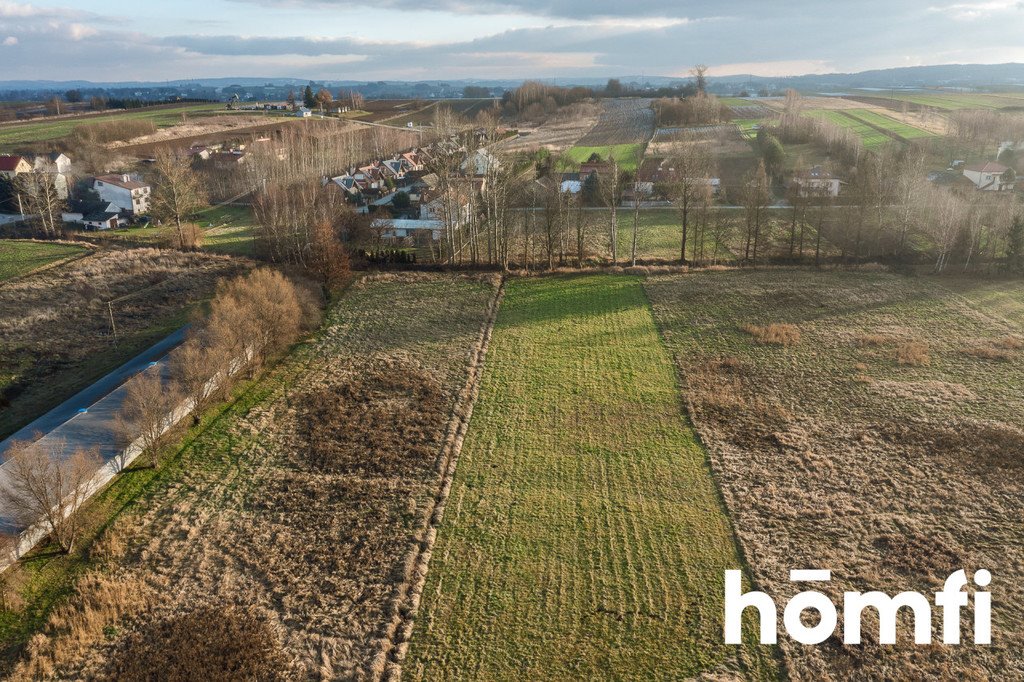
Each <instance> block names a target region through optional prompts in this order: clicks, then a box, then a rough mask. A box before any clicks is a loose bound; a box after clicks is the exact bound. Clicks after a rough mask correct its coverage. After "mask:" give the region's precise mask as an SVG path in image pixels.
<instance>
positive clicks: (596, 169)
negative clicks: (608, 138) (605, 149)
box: [580, 152, 611, 181]
mask: <svg viewBox="0 0 1024 682" xmlns="http://www.w3.org/2000/svg"><path fill="white" fill-rule="evenodd" d="M610 168H611V165H610V164H609V163H607V162H606V161H602V160H601V156H600V155H599V154H597V153H596V152H595V153H594V154H591V155H590V158H589V159H587V160H586V161H584V162H583V163H581V164H580V180H582V181H586V179H587V178H589V177H590V176H591V175H593V174H594V173H597V174H598V175H601V173H605V172H607V171H608V170H609V169H610Z"/></svg>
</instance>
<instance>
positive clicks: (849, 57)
mask: <svg viewBox="0 0 1024 682" xmlns="http://www.w3.org/2000/svg"><path fill="white" fill-rule="evenodd" d="M1021 29H1024V0H973V1H972V0H964V1H959V2H957V1H950V0H934V1H933V2H929V1H924V2H921V1H918V0H847V1H841V2H822V1H821V0H813V1H811V0H789V1H787V2H769V1H768V0H717V2H706V1H705V2H693V1H691V0H678V1H676V2H665V1H657V0H646V1H645V0H632V1H628V0H627V1H624V0H372V2H353V1H351V0H344V1H343V0H160V1H159V2H156V1H146V0H31V1H29V2H22V1H20V0H0V80H22V79H24V80H77V79H81V80H90V81H103V82H107V81H126V80H146V81H160V80H178V79H189V78H215V77H243V76H245V77H260V78H263V77H266V78H284V77H292V78H303V79H317V80H435V79H449V80H455V79H519V78H554V79H557V78H565V79H571V78H573V77H600V78H604V77H616V76H634V75H649V76H651V75H658V76H686V75H688V73H689V71H690V69H691V68H692V66H693V65H694V64H697V63H703V64H707V65H708V66H709V67H710V73H711V75H713V76H714V75H719V76H721V75H731V74H740V73H752V74H755V75H763V76H786V75H800V74H807V73H830V72H855V71H863V70H867V69H877V68H888V67H898V66H918V65H925V64H949V63H1002V62H1011V61H1017V62H1024V41H1021V40H1020V35H1021Z"/></svg>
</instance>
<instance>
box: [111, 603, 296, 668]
mask: <svg viewBox="0 0 1024 682" xmlns="http://www.w3.org/2000/svg"><path fill="white" fill-rule="evenodd" d="M288 667H289V666H288V663H287V659H286V658H285V655H284V652H283V650H282V647H281V641H280V637H279V635H278V633H277V630H276V628H275V627H274V625H273V624H272V623H271V622H270V620H269V618H268V617H266V616H265V615H261V614H259V613H257V612H255V611H253V610H248V609H241V608H237V607H227V608H223V607H219V606H204V607H200V608H198V609H196V610H194V611H192V612H190V613H185V614H182V615H176V616H172V617H169V618H164V619H162V620H158V621H156V622H153V623H150V624H148V625H147V626H146V627H144V628H142V629H141V630H140V631H139V632H136V633H134V634H133V635H131V636H130V637H129V638H128V639H127V641H126V642H125V643H124V645H123V646H122V647H121V648H120V650H119V651H117V653H116V654H115V656H114V658H113V660H112V661H111V671H110V672H111V673H112V674H111V679H117V680H122V681H125V682H131V681H134V680H139V681H140V682H142V681H143V680H146V681H148V680H152V679H154V675H157V676H158V677H159V679H161V680H165V681H166V682H178V681H180V682H187V681H188V680H225V681H227V680H239V681H241V680H246V681H248V680H261V681H264V680H285V679H288Z"/></svg>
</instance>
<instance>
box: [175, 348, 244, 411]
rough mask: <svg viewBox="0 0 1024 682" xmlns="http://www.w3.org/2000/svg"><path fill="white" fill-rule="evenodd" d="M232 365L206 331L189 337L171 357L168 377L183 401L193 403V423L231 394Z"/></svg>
mask: <svg viewBox="0 0 1024 682" xmlns="http://www.w3.org/2000/svg"><path fill="white" fill-rule="evenodd" d="M231 361H232V357H231V355H230V353H229V352H228V349H227V348H226V347H225V344H224V343H223V342H222V341H221V339H218V338H217V337H216V336H214V335H213V334H211V333H210V332H209V330H206V329H203V330H201V331H200V332H198V333H196V332H193V333H192V334H190V336H189V338H188V339H187V340H186V341H185V343H183V344H182V345H181V346H179V347H178V348H177V349H176V350H175V351H174V352H173V353H171V357H170V364H171V376H172V377H173V379H174V383H175V384H176V385H177V386H178V387H179V389H180V391H181V393H182V397H183V398H184V399H186V400H188V401H190V402H191V403H192V419H193V423H195V424H198V423H199V420H200V419H201V418H202V415H203V412H204V411H205V410H206V407H207V405H209V404H210V402H211V401H212V400H213V399H214V398H216V397H218V396H224V395H226V394H227V393H228V392H229V391H230V386H229V384H230V381H231V374H230V367H231Z"/></svg>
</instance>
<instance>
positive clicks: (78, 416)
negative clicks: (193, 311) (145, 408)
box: [0, 326, 188, 459]
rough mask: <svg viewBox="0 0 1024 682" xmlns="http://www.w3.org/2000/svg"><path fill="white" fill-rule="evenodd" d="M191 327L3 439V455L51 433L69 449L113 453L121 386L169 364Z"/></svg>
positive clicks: (169, 337) (153, 347)
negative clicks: (97, 448)
mask: <svg viewBox="0 0 1024 682" xmlns="http://www.w3.org/2000/svg"><path fill="white" fill-rule="evenodd" d="M187 330H188V326H185V327H182V328H181V329H179V330H177V331H176V332H174V333H173V334H171V335H170V336H168V337H166V338H165V339H163V340H162V341H160V342H159V343H157V344H155V345H153V346H151V347H150V348H148V349H146V350H145V351H143V352H142V353H140V354H138V355H136V356H135V357H134V358H132V359H131V360H129V361H128V362H126V363H125V364H123V365H121V366H120V367H118V368H117V369H115V370H114V371H113V372H111V373H110V374H108V375H106V376H105V377H103V378H102V379H100V380H99V381H97V382H96V383H94V384H93V385H91V386H89V387H88V388H86V389H84V390H82V391H80V392H79V393H77V394H75V395H74V396H72V397H71V398H69V399H68V400H65V401H64V402H63V403H61V404H60V405H58V406H57V407H55V408H53V409H52V410H50V411H49V412H47V413H46V414H44V415H43V416H41V417H39V418H38V419H36V420H35V421H34V422H32V423H31V424H29V425H28V426H26V427H25V428H23V429H21V430H19V431H18V432H17V433H15V434H14V435H12V436H11V437H10V438H7V439H6V440H4V441H2V442H0V457H2V456H3V454H4V453H5V452H6V451H7V448H8V447H10V444H11V443H12V442H13V441H16V440H31V441H35V440H38V437H39V436H47V435H53V436H55V437H57V436H59V437H60V438H63V439H64V440H65V441H66V443H67V446H68V450H69V451H70V450H73V449H74V448H75V447H77V446H79V445H82V446H85V447H92V446H93V445H99V446H100V449H101V454H102V455H103V457H104V459H106V458H108V457H113V456H114V454H115V452H114V445H113V442H112V439H111V435H112V434H113V420H114V416H115V415H116V414H117V410H118V409H119V408H120V405H121V401H122V400H123V398H124V395H123V391H122V392H121V393H118V391H117V389H118V388H120V387H121V386H122V385H123V384H124V383H125V382H126V381H127V380H128V379H129V378H131V377H132V376H134V375H135V374H137V373H138V372H140V371H141V370H143V369H146V368H147V367H149V366H151V365H152V364H153V363H157V364H160V365H165V364H166V362H164V360H165V359H166V357H167V354H168V353H169V352H170V351H171V350H173V349H174V348H175V347H177V346H178V345H180V344H181V342H182V341H184V340H185V333H186V331H187ZM82 410H87V412H83V411H82Z"/></svg>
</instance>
